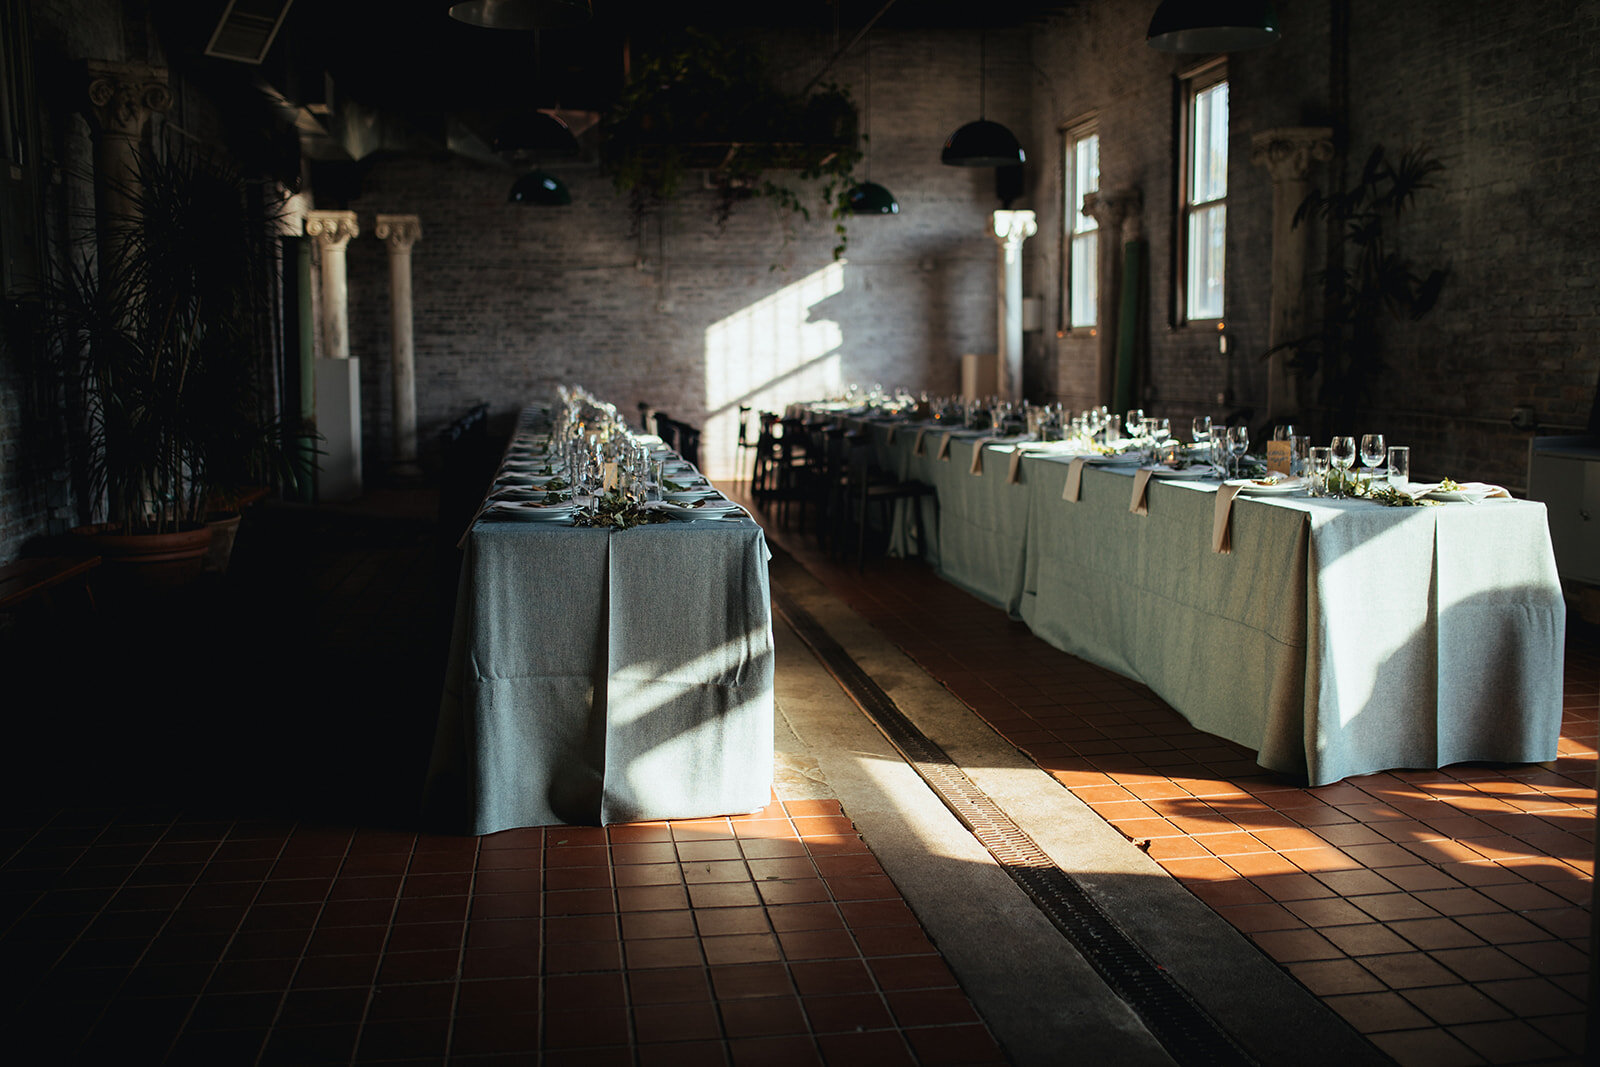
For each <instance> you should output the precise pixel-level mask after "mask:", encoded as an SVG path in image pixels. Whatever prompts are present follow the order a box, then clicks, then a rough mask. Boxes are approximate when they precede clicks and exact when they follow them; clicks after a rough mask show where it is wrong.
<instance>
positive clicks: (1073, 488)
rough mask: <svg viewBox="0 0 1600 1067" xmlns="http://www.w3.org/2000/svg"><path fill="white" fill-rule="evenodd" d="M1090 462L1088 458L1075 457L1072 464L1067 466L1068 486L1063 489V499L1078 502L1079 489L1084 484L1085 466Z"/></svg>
mask: <svg viewBox="0 0 1600 1067" xmlns="http://www.w3.org/2000/svg"><path fill="white" fill-rule="evenodd" d="M1088 460H1089V457H1088V456H1073V457H1072V462H1071V463H1070V464H1069V465H1068V466H1067V484H1066V485H1063V486H1062V487H1061V499H1062V500H1070V501H1072V502H1073V503H1077V501H1078V489H1079V487H1080V486H1082V484H1083V465H1084V464H1085V463H1087V462H1088Z"/></svg>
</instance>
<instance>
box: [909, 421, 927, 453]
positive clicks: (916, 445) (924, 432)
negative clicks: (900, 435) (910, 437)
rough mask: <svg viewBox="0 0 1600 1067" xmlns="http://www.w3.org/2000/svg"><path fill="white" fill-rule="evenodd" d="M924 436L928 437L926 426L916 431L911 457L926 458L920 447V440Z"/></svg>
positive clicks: (924, 451)
mask: <svg viewBox="0 0 1600 1067" xmlns="http://www.w3.org/2000/svg"><path fill="white" fill-rule="evenodd" d="M926 436H928V428H927V427H926V426H924V427H922V429H920V430H918V431H917V440H916V442H915V443H914V444H912V446H911V454H912V455H913V456H926V455H927V454H928V453H927V451H926V450H925V449H924V448H923V445H922V439H923V438H924V437H926Z"/></svg>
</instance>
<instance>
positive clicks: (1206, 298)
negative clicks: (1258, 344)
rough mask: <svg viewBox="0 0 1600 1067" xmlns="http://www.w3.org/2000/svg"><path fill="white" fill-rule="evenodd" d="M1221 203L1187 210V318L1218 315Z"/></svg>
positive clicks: (1224, 214)
mask: <svg viewBox="0 0 1600 1067" xmlns="http://www.w3.org/2000/svg"><path fill="white" fill-rule="evenodd" d="M1227 212H1228V208H1227V206H1226V205H1225V204H1215V205H1212V206H1211V207H1197V208H1195V209H1194V210H1192V211H1191V212H1190V213H1189V284H1188V294H1189V315H1188V317H1189V318H1191V319H1220V318H1221V317H1222V265H1223V264H1222V251H1223V248H1222V246H1223V229H1224V225H1223V224H1224V222H1225V221H1226V218H1227Z"/></svg>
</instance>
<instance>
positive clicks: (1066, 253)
mask: <svg viewBox="0 0 1600 1067" xmlns="http://www.w3.org/2000/svg"><path fill="white" fill-rule="evenodd" d="M1059 129H1060V133H1061V192H1062V195H1061V207H1062V220H1061V335H1062V336H1063V337H1065V336H1071V335H1073V334H1078V335H1082V336H1094V335H1095V334H1096V333H1097V332H1098V331H1099V329H1100V326H1101V325H1102V324H1101V323H1100V322H1099V307H1098V306H1096V307H1094V308H1092V309H1091V311H1092V312H1093V314H1094V317H1095V321H1094V322H1092V323H1078V322H1077V321H1076V319H1077V315H1075V314H1074V310H1075V309H1074V305H1073V300H1072V293H1073V282H1074V280H1075V276H1074V273H1073V266H1072V264H1073V249H1074V246H1075V245H1076V244H1077V242H1078V240H1079V239H1080V238H1082V237H1086V236H1088V235H1090V234H1093V235H1094V238H1095V256H1094V262H1093V264H1092V265H1091V268H1090V269H1091V271H1092V272H1093V274H1094V285H1095V297H1094V302H1095V304H1096V305H1098V303H1099V233H1100V227H1099V224H1098V222H1096V223H1095V224H1094V225H1093V226H1092V227H1091V228H1090V229H1087V230H1081V231H1080V230H1079V229H1078V228H1077V227H1078V222H1079V220H1080V219H1082V218H1083V217H1084V216H1083V198H1084V196H1085V195H1086V193H1087V192H1099V191H1100V185H1099V175H1100V167H1099V159H1100V120H1099V117H1098V115H1097V114H1096V113H1094V112H1089V113H1088V114H1085V115H1080V116H1078V117H1077V118H1076V119H1073V120H1072V121H1071V122H1067V123H1063V124H1062V125H1061V126H1060V127H1059ZM1090 137H1093V138H1094V139H1095V160H1096V165H1095V178H1096V182H1095V188H1094V189H1092V190H1082V189H1079V188H1078V184H1077V159H1078V152H1077V149H1078V144H1079V143H1080V142H1082V141H1084V140H1087V139H1088V138H1090ZM1070 204H1076V207H1069V205H1070Z"/></svg>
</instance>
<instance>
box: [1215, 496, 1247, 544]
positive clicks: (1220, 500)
mask: <svg viewBox="0 0 1600 1067" xmlns="http://www.w3.org/2000/svg"><path fill="white" fill-rule="evenodd" d="M1240 488H1241V487H1240V486H1237V485H1224V486H1223V487H1222V488H1220V489H1218V490H1217V503H1216V506H1215V507H1214V509H1213V510H1212V512H1211V551H1213V552H1222V553H1231V552H1232V551H1233V498H1234V497H1236V496H1238V495H1239V489H1240Z"/></svg>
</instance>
